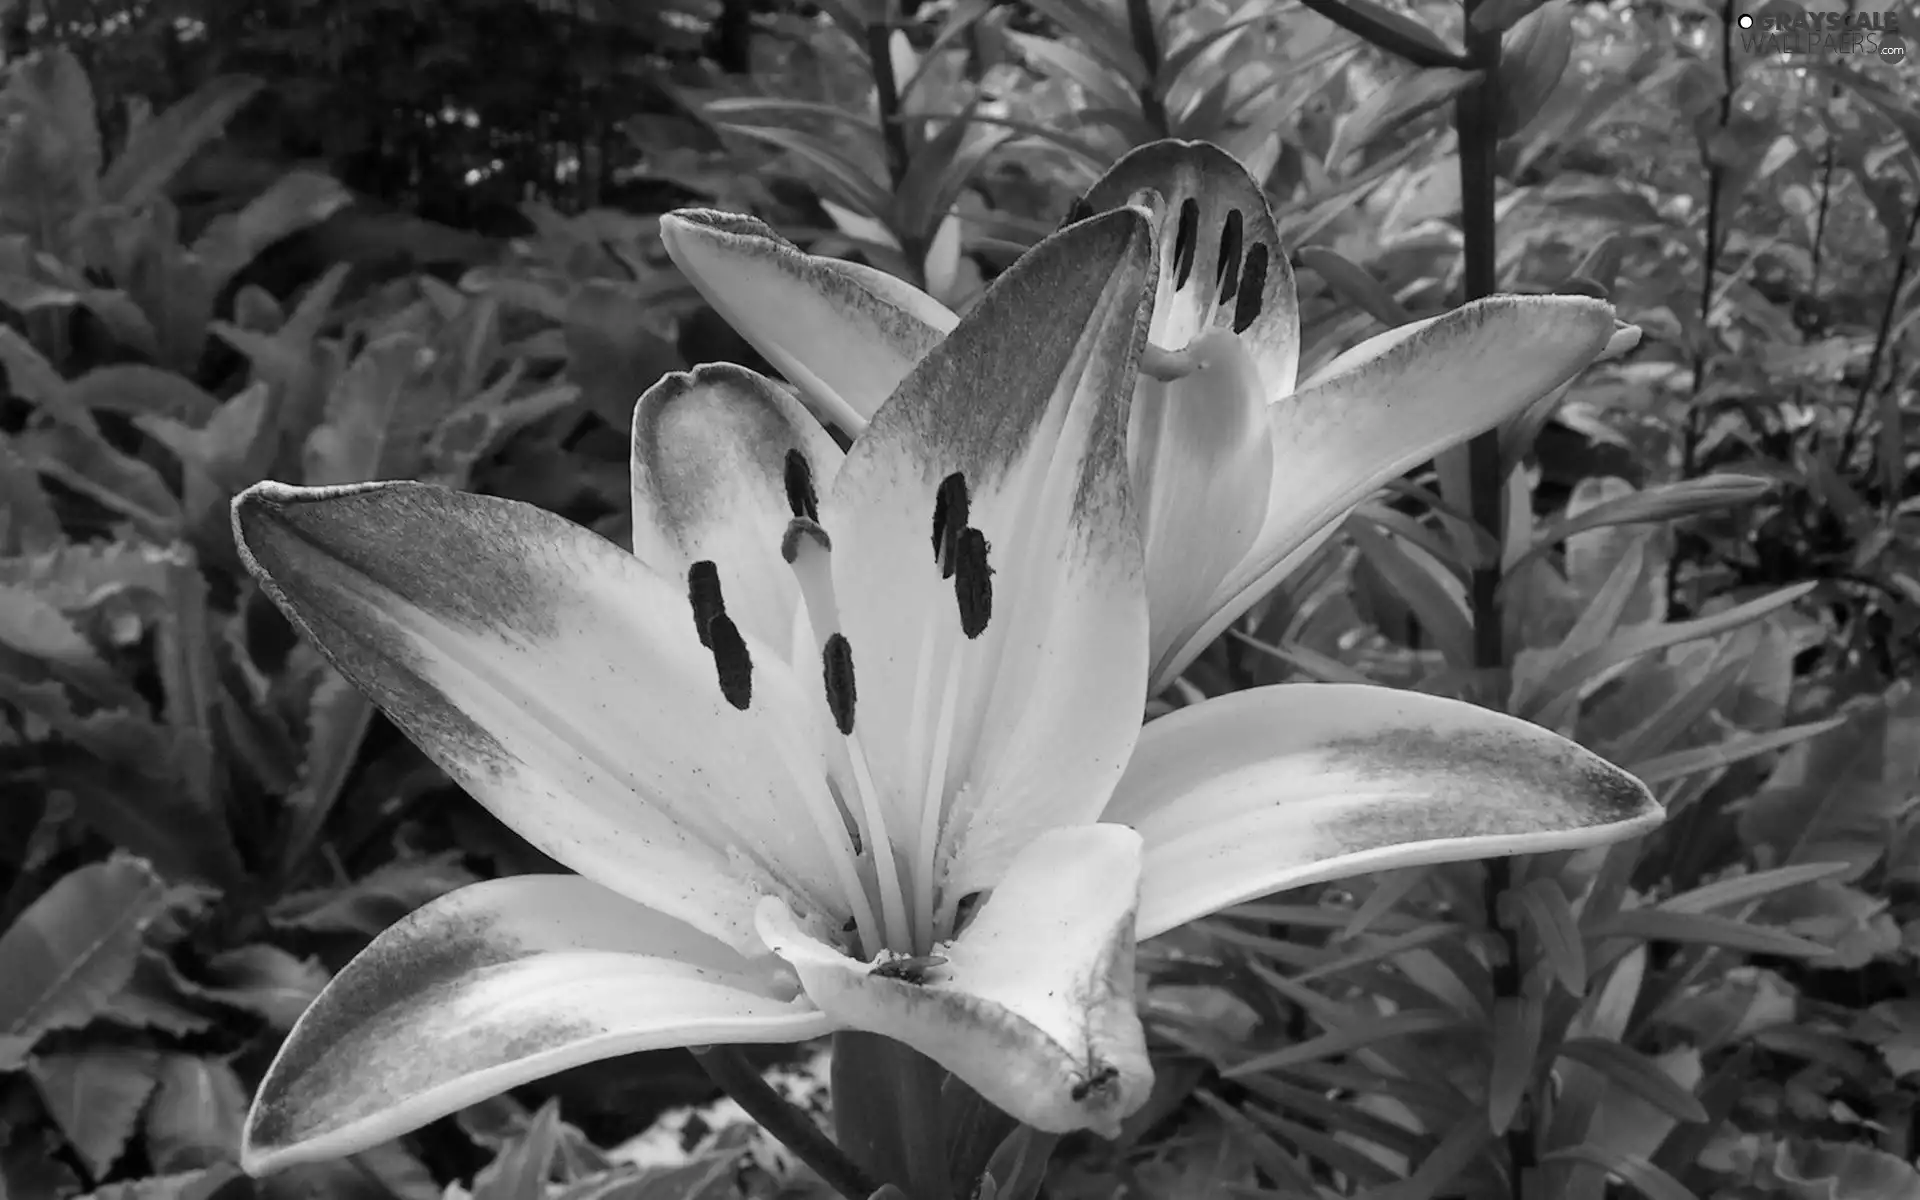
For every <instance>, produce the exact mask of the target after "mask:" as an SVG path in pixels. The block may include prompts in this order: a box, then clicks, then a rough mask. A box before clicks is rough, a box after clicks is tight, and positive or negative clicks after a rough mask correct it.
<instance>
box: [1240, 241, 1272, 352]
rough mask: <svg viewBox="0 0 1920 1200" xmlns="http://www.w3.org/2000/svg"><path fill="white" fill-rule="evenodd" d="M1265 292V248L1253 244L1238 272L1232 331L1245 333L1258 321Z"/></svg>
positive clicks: (1264, 246) (1248, 249) (1263, 245)
mask: <svg viewBox="0 0 1920 1200" xmlns="http://www.w3.org/2000/svg"><path fill="white" fill-rule="evenodd" d="M1266 291H1267V247H1266V245H1265V244H1264V243H1261V242H1255V243H1254V244H1253V245H1251V246H1249V247H1247V265H1246V266H1245V267H1243V268H1241V271H1240V294H1239V295H1238V296H1237V297H1235V298H1234V302H1233V331H1234V332H1235V333H1245V332H1246V331H1247V327H1248V326H1249V325H1252V324H1253V323H1254V322H1255V321H1258V320H1259V319H1260V305H1261V304H1262V303H1263V302H1264V300H1265V299H1266Z"/></svg>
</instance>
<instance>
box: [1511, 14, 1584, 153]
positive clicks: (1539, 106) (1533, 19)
mask: <svg viewBox="0 0 1920 1200" xmlns="http://www.w3.org/2000/svg"><path fill="white" fill-rule="evenodd" d="M1501 51H1502V52H1501V56H1500V113H1499V124H1498V129H1499V135H1500V136H1501V137H1503V138H1507V137H1513V136H1515V135H1517V134H1520V133H1524V132H1525V131H1526V130H1527V128H1528V127H1530V126H1531V125H1532V124H1533V123H1534V122H1535V121H1537V120H1539V119H1540V117H1541V114H1543V113H1545V112H1547V111H1548V106H1547V102H1548V100H1549V99H1550V98H1551V97H1552V96H1553V93H1554V91H1555V89H1557V88H1558V87H1559V86H1560V78H1561V76H1563V75H1565V74H1566V72H1567V62H1568V60H1569V59H1570V58H1572V56H1573V6H1572V4H1570V3H1563V4H1547V5H1544V6H1542V7H1540V8H1537V9H1535V10H1534V11H1532V12H1531V13H1528V14H1527V15H1526V16H1525V17H1523V18H1521V20H1520V21H1519V22H1518V23H1517V24H1515V25H1514V27H1513V28H1512V29H1510V30H1508V31H1507V33H1506V36H1505V37H1503V38H1502V39H1501Z"/></svg>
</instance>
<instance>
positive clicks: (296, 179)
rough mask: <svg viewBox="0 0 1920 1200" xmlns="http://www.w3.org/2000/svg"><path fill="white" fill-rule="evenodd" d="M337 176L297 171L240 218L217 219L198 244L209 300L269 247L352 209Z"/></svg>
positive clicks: (257, 198) (196, 252)
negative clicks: (338, 213) (345, 209)
mask: <svg viewBox="0 0 1920 1200" xmlns="http://www.w3.org/2000/svg"><path fill="white" fill-rule="evenodd" d="M352 201H353V197H352V195H351V194H350V193H349V192H348V191H347V189H346V188H344V187H342V186H341V185H340V183H339V181H337V180H335V179H333V178H332V177H331V176H327V175H322V174H320V173H318V172H316V171H291V172H289V173H287V174H285V175H282V176H281V177H280V178H278V179H276V180H274V181H273V183H271V184H269V185H268V187H267V190H266V191H264V192H261V193H260V194H259V195H258V196H255V197H254V198H253V199H252V200H250V201H248V202H247V204H246V207H244V208H242V209H241V210H240V211H239V212H237V213H228V214H225V215H223V216H219V217H215V218H214V219H213V221H212V222H211V223H209V224H208V226H207V228H206V231H205V232H203V233H202V234H201V235H200V236H199V237H198V238H197V239H195V241H194V243H193V255H194V257H195V258H197V259H198V260H199V261H200V271H201V276H202V278H203V279H205V281H206V284H207V290H208V292H209V294H218V293H219V292H221V291H222V290H224V289H225V288H226V286H227V283H228V281H229V280H231V279H232V278H233V277H234V276H235V275H237V274H239V272H240V269H241V268H242V267H244V266H246V265H247V264H248V263H250V262H252V261H253V260H254V259H255V258H257V257H259V255H260V252H261V251H263V250H265V249H266V248H267V247H268V246H271V245H273V243H275V242H277V241H279V240H280V239H281V238H284V237H286V236H287V235H289V234H292V233H298V232H299V231H300V230H302V229H305V228H307V227H308V226H310V225H317V224H319V223H320V222H322V221H324V220H326V219H327V218H328V217H330V216H332V215H333V214H334V213H336V212H338V211H340V209H342V208H344V207H346V206H347V205H348V204H350V203H352Z"/></svg>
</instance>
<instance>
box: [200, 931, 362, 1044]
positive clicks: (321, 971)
mask: <svg viewBox="0 0 1920 1200" xmlns="http://www.w3.org/2000/svg"><path fill="white" fill-rule="evenodd" d="M207 974H208V976H209V977H210V981H209V982H208V983H206V984H203V985H200V986H199V987H197V988H195V991H196V993H197V994H198V995H200V996H203V997H205V998H206V999H209V1000H213V1001H216V1002H218V1003H221V1004H226V1005H230V1006H232V1007H234V1008H238V1009H242V1010H244V1011H246V1012H250V1013H253V1014H254V1015H255V1016H258V1017H262V1018H264V1019H265V1020H266V1022H267V1024H268V1026H269V1027H271V1028H272V1029H274V1030H275V1031H277V1032H280V1033H285V1032H286V1031H287V1030H289V1029H292V1028H293V1023H294V1022H295V1021H297V1020H299V1019H300V1014H301V1013H303V1012H305V1011H306V1010H307V1006H308V1005H310V1004H312V1003H313V999H314V997H315V996H318V995H319V994H320V989H321V988H323V987H325V986H327V980H328V978H329V976H328V974H327V970H326V968H325V967H322V966H321V965H320V964H319V963H318V962H315V961H314V960H312V959H301V958H296V957H295V956H293V955H292V954H289V953H287V952H286V951H285V950H282V949H280V947H278V946H269V945H266V944H263V943H256V944H254V945H250V946H237V947H235V948H234V949H232V950H223V951H221V952H220V953H219V954H216V955H214V956H213V957H212V958H210V959H209V960H208V961H207Z"/></svg>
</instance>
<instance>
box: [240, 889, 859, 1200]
mask: <svg viewBox="0 0 1920 1200" xmlns="http://www.w3.org/2000/svg"><path fill="white" fill-rule="evenodd" d="M833 1028H834V1023H833V1021H832V1019H831V1018H829V1017H827V1016H825V1015H824V1014H822V1013H821V1012H820V1011H819V1010H818V1009H817V1008H815V1007H814V1006H813V1005H812V1004H810V1003H809V1002H808V1001H807V1000H806V999H805V997H804V996H802V995H801V994H800V992H799V988H798V984H797V981H796V980H795V978H794V975H793V972H792V971H791V970H790V969H789V968H787V967H786V966H785V964H783V963H782V962H780V960H779V959H777V958H773V957H771V956H768V955H762V956H760V957H759V958H758V959H752V960H750V959H747V958H743V957H742V956H741V955H739V954H738V953H736V952H735V951H734V950H732V949H731V948H730V947H728V946H726V945H725V944H723V943H721V942H718V941H715V940H714V939H713V938H710V937H708V936H707V935H705V934H703V933H701V932H699V931H698V930H696V929H694V928H692V927H691V926H689V925H685V924H682V923H681V922H679V921H675V920H673V919H672V918H671V917H667V916H664V915H662V914H661V913H658V912H655V911H654V910H652V909H649V908H644V907H642V906H640V905H637V904H634V903H633V902H632V901H630V900H627V899H625V898H624V897H622V896H619V895H617V894H615V893H613V892H610V891H608V890H607V889H605V888H602V887H599V886H598V885H596V884H594V883H591V882H589V881H588V880H585V879H581V878H579V877H577V876H571V875H523V876H519V877H516V878H510V879H497V880H492V881H490V882H487V883H480V884H474V885H473V886H471V887H466V888H461V889H460V890H458V891H456V892H451V893H449V894H448V895H446V896H443V897H441V898H440V899H438V900H435V901H433V902H432V903H430V904H428V905H426V906H425V907H424V908H421V909H419V910H417V911H415V912H414V913H413V914H412V915H411V916H409V917H407V918H406V919H405V920H403V921H401V922H400V923H399V924H397V925H395V926H393V927H392V928H390V929H388V930H387V931H386V932H384V933H382V934H381V935H380V936H379V937H377V938H375V939H374V940H373V943H372V944H371V945H369V946H368V947H367V948H366V949H365V950H363V951H361V952H360V954H359V956H358V957H356V958H355V959H354V960H353V961H352V962H350V963H348V964H347V966H346V967H345V969H343V970H342V971H341V972H340V974H339V975H337V976H335V977H334V979H333V981H332V982H331V983H329V984H328V985H327V987H326V989H325V990H324V991H322V992H321V993H320V996H319V998H318V999H317V1000H315V1001H314V1002H313V1004H312V1006H311V1007H309V1008H308V1009H307V1011H306V1012H305V1013H304V1014H303V1015H302V1016H301V1018H300V1020H299V1021H298V1022H297V1023H296V1024H295V1025H294V1027H293V1032H292V1033H291V1034H289V1035H288V1037H287V1040H286V1041H285V1043H283V1044H282V1046H281V1048H280V1052H279V1054H278V1056H277V1057H275V1059H274V1061H273V1065H272V1066H271V1067H270V1068H269V1069H268V1071H267V1075H266V1078H265V1079H264V1080H262V1082H261V1084H260V1090H259V1092H258V1094H257V1095H256V1096H255V1098H254V1102H253V1107H252V1110H251V1111H250V1112H249V1113H248V1115H247V1123H246V1129H245V1132H244V1135H243V1141H242V1145H241V1151H240V1157H241V1163H242V1165H244V1166H245V1168H246V1170H247V1171H248V1172H249V1173H250V1174H254V1175H262V1174H267V1173H269V1172H273V1171H277V1170H280V1169H282V1168H284V1167H289V1166H293V1165H295V1164H297V1163H303V1162H315V1161H322V1160H326V1159H332V1158H339V1157H341V1156H343V1155H347V1154H353V1153H357V1152H358V1151H361V1150H365V1149H368V1148H369V1147H372V1146H376V1145H378V1144H380V1143H381V1142H384V1141H387V1140H389V1139H390V1138H394V1137H398V1136H400V1135H401V1134H403V1133H409V1132H411V1131H413V1130H415V1129H418V1128H420V1127H421V1126H423V1125H425V1124H427V1123H428V1122H430V1121H434V1120H438V1119H439V1118H441V1117H444V1116H446V1115H447V1114H448V1113H451V1112H454V1111H456V1110H458V1109H462V1108H465V1107H467V1106H468V1105H470V1104H474V1103H477V1102H479V1101H481V1100H484V1099H486V1098H487V1097H489V1096H497V1095H499V1094H500V1093H502V1092H504V1091H506V1090H507V1089H509V1088H513V1087H518V1086H519V1085H521V1084H523V1083H527V1082H530V1081H532V1080H535V1079H539V1078H542V1077H544V1076H547V1075H551V1074H554V1073H555V1072H558V1071H563V1070H566V1069H567V1068H569V1067H576V1066H579V1065H581V1064H582V1063H589V1062H596V1061H598V1060H600V1059H605V1058H612V1057H614V1056H616V1055H621V1054H632V1053H635V1052H637V1051H641V1050H659V1049H667V1048H672V1047H678V1046H690V1045H708V1044H712V1043H747V1042H798V1041H805V1040H807V1039H809V1038H814V1037H819V1036H821V1035H822V1034H825V1033H829V1032H831V1031H832V1030H833Z"/></svg>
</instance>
